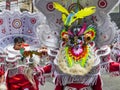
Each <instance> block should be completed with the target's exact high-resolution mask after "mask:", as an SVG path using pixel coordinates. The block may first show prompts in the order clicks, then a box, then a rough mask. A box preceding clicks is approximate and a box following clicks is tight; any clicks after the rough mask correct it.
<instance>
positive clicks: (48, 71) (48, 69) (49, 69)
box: [43, 64, 52, 73]
mask: <svg viewBox="0 0 120 90" xmlns="http://www.w3.org/2000/svg"><path fill="white" fill-rule="evenodd" d="M51 68H52V65H50V64H49V65H46V66H44V67H43V70H44V73H50V72H51Z"/></svg>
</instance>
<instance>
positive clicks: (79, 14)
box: [75, 6, 96, 18]
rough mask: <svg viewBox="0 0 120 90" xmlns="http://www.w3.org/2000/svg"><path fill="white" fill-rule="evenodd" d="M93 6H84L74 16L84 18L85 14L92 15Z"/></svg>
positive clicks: (93, 11)
mask: <svg viewBox="0 0 120 90" xmlns="http://www.w3.org/2000/svg"><path fill="white" fill-rule="evenodd" d="M95 8H96V7H94V6H91V7H86V8H84V9H82V10H80V11H78V12H77V13H76V14H75V17H76V18H84V17H86V16H90V15H92V14H93V13H95V11H96V10H95Z"/></svg>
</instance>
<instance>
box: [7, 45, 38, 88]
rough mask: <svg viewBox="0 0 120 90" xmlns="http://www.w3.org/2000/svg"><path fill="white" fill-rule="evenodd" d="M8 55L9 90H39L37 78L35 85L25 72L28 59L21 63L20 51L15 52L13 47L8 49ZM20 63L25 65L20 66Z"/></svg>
mask: <svg viewBox="0 0 120 90" xmlns="http://www.w3.org/2000/svg"><path fill="white" fill-rule="evenodd" d="M6 53H7V54H8V58H7V59H6V65H7V76H6V84H7V88H8V90H39V88H38V84H39V83H38V79H37V77H36V76H34V80H35V85H33V84H31V82H30V81H29V80H28V78H27V77H26V75H25V74H24V72H23V71H24V68H25V67H24V66H25V65H24V64H25V63H27V59H26V61H25V62H21V54H20V51H19V50H14V48H13V46H10V47H8V48H6ZM20 63H23V65H20Z"/></svg>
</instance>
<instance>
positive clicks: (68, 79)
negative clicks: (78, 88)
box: [56, 73, 99, 86]
mask: <svg viewBox="0 0 120 90" xmlns="http://www.w3.org/2000/svg"><path fill="white" fill-rule="evenodd" d="M98 75H99V73H98V74H96V75H86V76H70V75H58V76H57V77H56V84H60V85H63V86H64V85H66V84H70V83H81V84H85V85H94V84H96V81H97V78H98Z"/></svg>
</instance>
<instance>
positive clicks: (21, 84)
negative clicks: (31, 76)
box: [6, 74, 39, 90]
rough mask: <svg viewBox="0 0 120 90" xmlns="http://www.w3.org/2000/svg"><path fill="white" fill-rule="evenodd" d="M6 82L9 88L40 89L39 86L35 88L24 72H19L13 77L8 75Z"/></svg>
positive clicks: (18, 89)
mask: <svg viewBox="0 0 120 90" xmlns="http://www.w3.org/2000/svg"><path fill="white" fill-rule="evenodd" d="M36 82H37V80H36ZM6 83H7V88H8V90H24V89H25V88H28V89H29V90H39V89H38V88H34V87H33V85H32V84H31V83H30V82H29V80H28V79H27V78H26V77H25V76H24V75H23V74H18V75H16V76H13V77H11V78H9V77H7V80H6Z"/></svg>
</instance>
